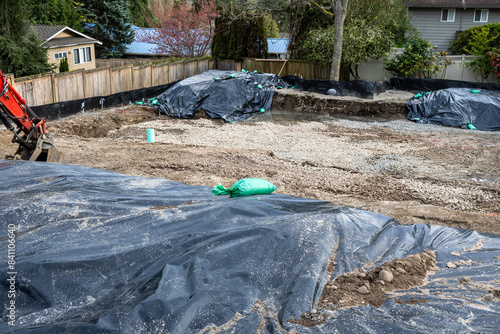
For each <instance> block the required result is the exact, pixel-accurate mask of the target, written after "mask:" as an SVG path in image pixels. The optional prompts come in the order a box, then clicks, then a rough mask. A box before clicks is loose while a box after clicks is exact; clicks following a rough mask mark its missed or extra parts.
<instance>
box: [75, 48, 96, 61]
mask: <svg viewBox="0 0 500 334" xmlns="http://www.w3.org/2000/svg"><path fill="white" fill-rule="evenodd" d="M91 51H92V50H91V48H90V46H87V47H85V48H78V49H73V58H74V61H75V65H76V64H81V63H89V62H91V61H92V52H91Z"/></svg>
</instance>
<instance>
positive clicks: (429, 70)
mask: <svg viewBox="0 0 500 334" xmlns="http://www.w3.org/2000/svg"><path fill="white" fill-rule="evenodd" d="M433 50H434V46H432V44H431V43H430V42H429V41H427V40H426V39H423V38H421V37H420V36H418V35H413V36H411V37H410V38H409V39H408V40H407V42H406V43H405V47H404V50H403V53H401V54H398V55H395V56H394V57H392V58H390V59H386V60H385V66H386V69H387V70H388V71H389V72H391V73H392V75H394V76H396V77H404V78H430V77H431V75H432V74H434V73H436V72H438V71H439V69H440V68H441V66H439V65H437V60H438V57H437V56H436V55H435V54H434V53H433Z"/></svg>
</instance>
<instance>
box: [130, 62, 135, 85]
mask: <svg viewBox="0 0 500 334" xmlns="http://www.w3.org/2000/svg"><path fill="white" fill-rule="evenodd" d="M130 70H131V71H132V90H134V89H135V80H134V77H135V72H134V65H133V64H132V67H130Z"/></svg>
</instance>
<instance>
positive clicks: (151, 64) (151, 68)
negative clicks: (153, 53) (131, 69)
mask: <svg viewBox="0 0 500 334" xmlns="http://www.w3.org/2000/svg"><path fill="white" fill-rule="evenodd" d="M153 69H154V67H153V63H150V64H149V71H150V72H151V78H150V84H149V87H153V86H154V80H153Z"/></svg>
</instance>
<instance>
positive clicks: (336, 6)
mask: <svg viewBox="0 0 500 334" xmlns="http://www.w3.org/2000/svg"><path fill="white" fill-rule="evenodd" d="M329 1H330V2H331V4H332V7H333V10H334V14H335V42H334V44H333V59H332V69H331V71H330V80H334V81H338V80H339V77H340V60H341V58H342V42H343V39H344V21H345V17H346V15H347V3H348V0H329Z"/></svg>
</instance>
